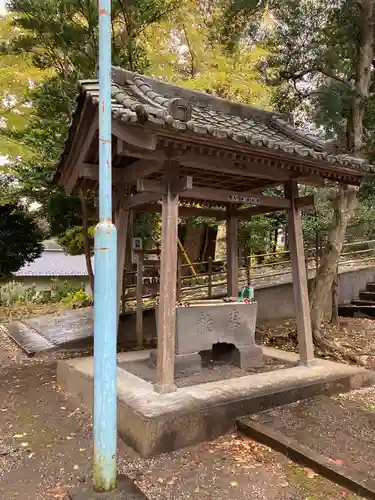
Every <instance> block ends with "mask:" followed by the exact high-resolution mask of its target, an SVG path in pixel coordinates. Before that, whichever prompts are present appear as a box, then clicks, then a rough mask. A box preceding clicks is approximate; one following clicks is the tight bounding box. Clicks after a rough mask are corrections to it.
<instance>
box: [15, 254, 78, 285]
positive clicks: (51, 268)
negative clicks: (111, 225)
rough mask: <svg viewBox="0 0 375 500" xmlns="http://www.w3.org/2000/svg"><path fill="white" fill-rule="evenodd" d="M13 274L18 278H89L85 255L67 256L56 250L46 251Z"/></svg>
mask: <svg viewBox="0 0 375 500" xmlns="http://www.w3.org/2000/svg"><path fill="white" fill-rule="evenodd" d="M13 274H14V276H16V277H17V278H24V277H31V276H35V277H56V278H57V277H69V276H70V277H72V276H79V277H86V276H88V273H87V267H86V260H85V256H84V255H67V254H66V253H64V251H63V250H56V249H54V250H51V249H50V250H44V251H43V252H42V254H41V256H40V257H38V258H37V259H35V260H34V261H33V262H30V263H29V264H26V265H25V266H23V267H21V269H19V270H18V271H17V272H16V273H13Z"/></svg>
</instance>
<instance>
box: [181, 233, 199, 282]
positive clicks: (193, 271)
mask: <svg viewBox="0 0 375 500" xmlns="http://www.w3.org/2000/svg"><path fill="white" fill-rule="evenodd" d="M177 241H178V245H179V247H180V248H181V251H182V253H183V254H184V257H185V260H186V262H187V263H188V264H189V266H190V269H191V272H192V273H193V275H194V276H196V275H197V273H196V272H195V269H194V267H193V265H192V263H191V260H190V259H189V256H188V254H187V253H186V252H185V249H184V247H183V246H182V243H181V241H180V238H177Z"/></svg>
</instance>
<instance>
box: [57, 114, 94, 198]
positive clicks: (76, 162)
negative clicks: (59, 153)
mask: <svg viewBox="0 0 375 500" xmlns="http://www.w3.org/2000/svg"><path fill="white" fill-rule="evenodd" d="M98 127H99V122H98V117H97V116H96V115H95V118H94V119H93V121H92V122H91V125H90V127H89V129H88V131H87V134H86V137H85V139H84V141H83V144H82V143H81V144H80V149H79V153H78V154H77V155H74V154H73V158H72V160H71V164H72V168H71V169H70V170H68V171H67V172H66V174H65V175H64V177H63V181H64V183H65V193H66V194H67V195H70V194H71V192H72V191H73V189H74V186H75V185H76V182H77V179H78V177H79V169H80V165H81V163H82V162H83V160H84V158H85V155H86V153H87V150H88V149H89V147H90V146H91V143H92V141H93V139H94V136H95V134H96V131H97V130H98ZM76 134H79V131H77V132H76ZM81 140H82V137H81Z"/></svg>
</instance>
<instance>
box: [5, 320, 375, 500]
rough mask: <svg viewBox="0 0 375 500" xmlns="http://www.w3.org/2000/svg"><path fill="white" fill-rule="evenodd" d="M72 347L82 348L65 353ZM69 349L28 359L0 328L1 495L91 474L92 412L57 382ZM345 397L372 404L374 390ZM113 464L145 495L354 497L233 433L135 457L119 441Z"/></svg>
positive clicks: (48, 490)
mask: <svg viewBox="0 0 375 500" xmlns="http://www.w3.org/2000/svg"><path fill="white" fill-rule="evenodd" d="M366 321H367V320H362V319H361V320H356V319H355V320H350V321H349V323H351V322H354V323H353V324H352V327H353V329H354V325H356V328H358V329H359V330H361V331H362V330H363V325H362V326H361V325H360V324H359V323H361V324H362V323H363V322H366ZM357 323H358V324H357ZM367 331H368V332H369V333H370V332H371V329H370V325H369V326H368V328H367ZM368 342H369V344H371V341H370V340H368ZM77 354H80V355H85V352H84V351H80V352H79V353H74V354H73V353H70V355H77ZM68 355H69V353H55V354H49V355H47V354H46V355H43V356H41V357H35V358H26V357H25V356H24V355H23V353H22V352H21V351H20V350H19V349H18V348H17V347H16V346H15V345H14V344H12V342H11V341H10V340H9V339H8V337H7V336H6V335H5V333H4V331H3V330H1V329H0V373H1V375H0V499H1V500H8V499H17V500H26V499H27V500H29V499H30V498H32V499H33V500H53V499H63V498H64V496H65V493H66V491H67V489H68V488H69V487H71V486H74V485H77V484H79V483H80V482H84V481H86V480H87V478H88V477H89V476H90V474H91V454H92V422H91V417H90V415H89V414H88V412H87V411H86V410H85V409H84V408H83V407H82V406H80V405H79V404H78V403H77V401H76V400H74V399H73V398H71V397H69V396H68V395H66V394H64V393H63V392H62V391H61V390H60V388H59V387H58V386H57V384H56V359H57V358H59V357H65V356H68ZM343 398H346V400H347V401H350V404H354V405H357V406H361V407H363V408H366V409H367V410H371V411H372V409H375V391H374V389H365V390H361V391H355V392H353V393H351V394H350V395H345V396H343ZM371 405H372V406H373V408H372V409H371ZM118 470H119V472H120V473H125V474H128V475H129V476H130V477H132V478H133V479H134V480H135V481H136V482H137V484H138V485H139V486H140V488H141V489H142V490H143V491H144V492H145V493H146V495H148V497H149V498H150V500H161V499H163V500H168V499H171V500H172V499H173V500H180V499H181V500H184V499H192V500H206V499H209V500H224V499H225V500H227V499H228V498H229V499H231V500H250V499H251V500H323V499H324V500H326V499H330V500H338V499H341V498H346V499H354V498H359V497H356V496H355V495H353V494H351V493H350V492H348V491H347V490H344V489H343V488H341V487H339V486H336V485H334V484H333V483H331V482H329V481H327V480H325V479H323V478H321V477H320V476H318V475H316V474H314V473H313V472H312V471H311V470H309V469H306V468H302V467H299V466H297V465H296V464H295V463H293V462H291V461H289V460H288V459H286V458H285V457H284V456H282V455H280V454H278V453H275V452H273V451H271V450H270V449H269V448H267V447H264V446H262V445H259V444H257V443H255V442H253V441H251V440H249V439H247V438H245V437H242V436H239V435H237V434H236V433H235V432H233V433H230V434H228V435H226V436H224V437H222V438H219V439H217V440H215V441H213V442H208V443H202V444H200V445H197V446H192V447H189V448H186V449H183V450H180V451H177V452H174V453H172V454H166V455H161V456H158V457H155V458H153V459H142V458H140V457H139V456H138V455H137V454H136V453H135V452H133V451H132V450H131V449H130V448H129V447H127V446H126V445H124V443H122V442H121V441H119V443H118Z"/></svg>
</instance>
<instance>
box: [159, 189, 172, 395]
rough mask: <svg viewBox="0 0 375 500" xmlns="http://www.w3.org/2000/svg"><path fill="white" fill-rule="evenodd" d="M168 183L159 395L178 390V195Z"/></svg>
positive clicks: (165, 201) (165, 208) (161, 269)
mask: <svg viewBox="0 0 375 500" xmlns="http://www.w3.org/2000/svg"><path fill="white" fill-rule="evenodd" d="M170 187H171V186H170V183H168V188H167V194H165V195H163V200H162V203H163V204H162V245H161V261H160V295H159V315H158V348H157V364H156V383H155V385H154V389H155V391H156V392H159V393H160V394H166V393H168V392H173V391H175V390H176V386H175V385H174V356H175V342H176V339H175V335H176V282H177V237H178V195H174V194H172V192H171V189H170Z"/></svg>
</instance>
